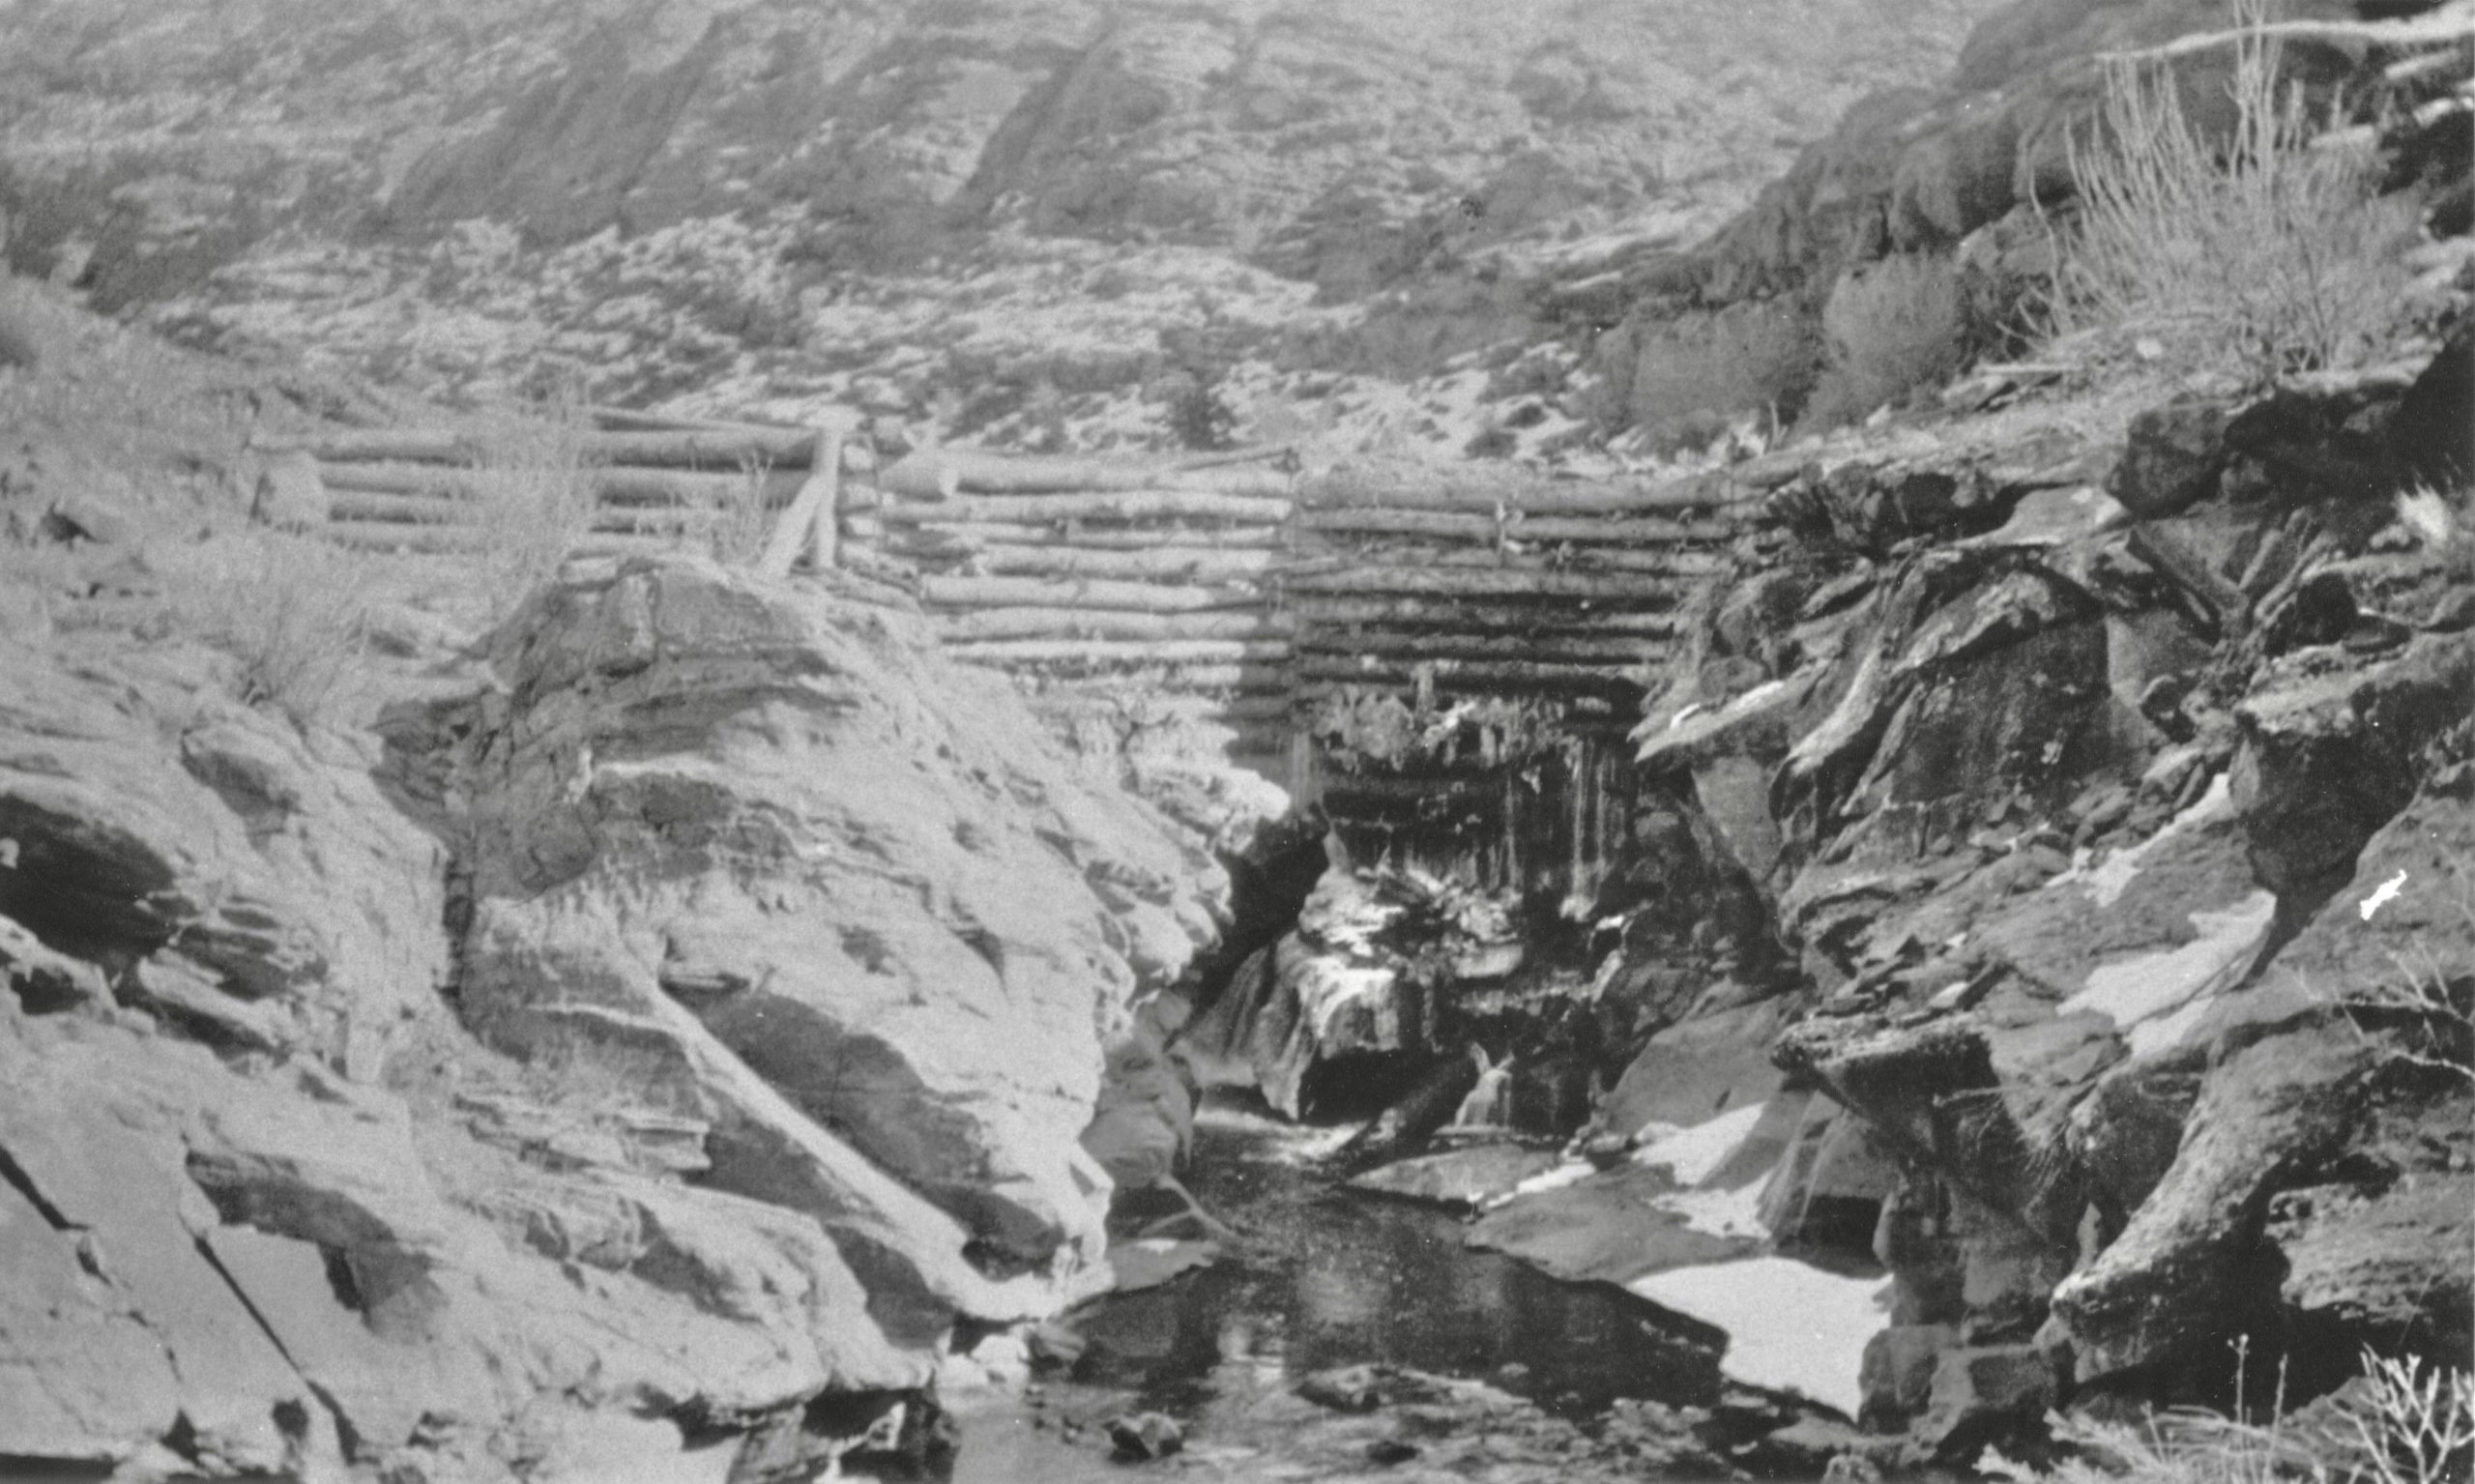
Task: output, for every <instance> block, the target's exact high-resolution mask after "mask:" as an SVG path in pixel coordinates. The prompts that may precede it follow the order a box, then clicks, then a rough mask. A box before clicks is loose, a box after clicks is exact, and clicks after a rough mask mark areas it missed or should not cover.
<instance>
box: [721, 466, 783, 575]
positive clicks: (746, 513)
mask: <svg viewBox="0 0 2475 1484" xmlns="http://www.w3.org/2000/svg"><path fill="white" fill-rule="evenodd" d="M739 473H740V478H739V482H738V483H736V484H734V485H732V486H731V489H730V492H729V493H728V494H726V495H724V496H723V497H722V501H721V505H720V506H719V508H718V509H715V510H714V511H713V525H712V526H711V527H710V528H709V530H708V535H707V546H708V549H709V550H710V551H711V553H712V555H713V560H715V561H717V562H720V563H722V564H723V565H724V566H726V567H753V566H755V565H756V559H757V558H758V557H760V556H763V555H764V554H765V543H766V542H767V541H768V540H769V539H771V538H772V535H773V508H772V505H771V504H770V503H769V502H768V501H767V499H766V493H765V480H766V476H767V475H768V474H770V473H772V466H771V465H769V464H767V463H765V462H764V461H763V460H761V459H748V460H744V461H742V463H741V464H740V469H739Z"/></svg>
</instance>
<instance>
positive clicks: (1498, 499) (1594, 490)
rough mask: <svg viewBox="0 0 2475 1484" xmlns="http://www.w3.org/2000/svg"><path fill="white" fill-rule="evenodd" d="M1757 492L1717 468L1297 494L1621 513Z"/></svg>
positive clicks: (1398, 505) (1374, 504)
mask: <svg viewBox="0 0 2475 1484" xmlns="http://www.w3.org/2000/svg"><path fill="white" fill-rule="evenodd" d="M1300 498H1301V499H1302V500H1304V501H1305V502H1306V503H1308V504H1310V505H1312V506H1314V507H1315V508H1316V509H1365V508H1374V509H1387V510H1444V511H1459V512H1465V513H1491V512H1493V511H1494V510H1495V509H1498V508H1501V509H1505V510H1507V511H1511V510H1519V511H1521V512H1523V513H1525V514H1529V515H1626V514H1648V513H1651V512H1653V511H1658V510H1686V509H1728V508H1730V507H1733V506H1741V505H1752V504H1755V503H1758V502H1759V501H1760V500H1761V499H1762V491H1761V490H1758V489H1751V488H1747V487H1744V486H1742V485H1740V484H1739V483H1737V481H1736V480H1733V479H1731V478H1730V477H1729V476H1728V475H1726V474H1724V473H1719V472H1713V473H1709V474H1697V475H1689V476H1687V477H1685V478H1683V479H1680V480H1664V481H1662V482H1659V483H1654V484H1653V483H1614V482H1607V483H1601V482H1595V481H1593V482H1587V483H1585V482H1582V481H1579V480H1576V481H1574V482H1573V484H1572V485H1571V486H1570V487H1569V488H1566V487H1562V486H1558V485H1530V486H1528V487H1525V488H1515V489H1487V488H1484V487H1465V488H1459V489H1455V488H1450V487H1438V486H1437V485H1436V484H1433V483H1412V482H1407V481H1403V482H1399V483H1393V484H1384V485H1352V486H1350V487H1347V488H1334V487H1326V488H1324V489H1315V488H1308V489H1306V490H1303V491H1301V492H1300Z"/></svg>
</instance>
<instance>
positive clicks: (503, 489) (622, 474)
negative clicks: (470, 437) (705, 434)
mask: <svg viewBox="0 0 2475 1484" xmlns="http://www.w3.org/2000/svg"><path fill="white" fill-rule="evenodd" d="M319 473H320V477H321V479H322V480H323V481H324V482H325V484H326V486H327V487H328V488H329V489H331V490H359V491H365V492H370V493H391V494H399V495H405V496H408V497H416V498H422V499H431V500H488V499H498V498H503V497H505V496H506V494H507V493H508V492H509V491H511V490H517V489H521V488H523V487H525V486H527V485H529V484H532V483H534V482H535V480H537V479H538V478H539V477H538V476H534V475H531V474H527V473H524V472H521V471H510V470H499V469H486V468H483V469H460V468H456V467H453V466H451V465H444V464H407V463H368V464H331V465H327V466H324V467H322V468H321V469H320V471H319ZM578 476H579V478H580V479H582V480H584V481H585V483H586V484H587V485H588V486H589V487H590V488H591V489H592V490H593V491H594V495H595V497H596V498H597V499H599V500H601V501H604V502H606V503H609V504H615V505H728V504H734V503H737V502H739V501H742V500H744V499H746V498H747V491H748V480H747V477H746V476H745V475H742V474H700V473H697V472H695V471H693V470H686V469H614V468H587V469H583V470H580V471H579V472H578ZM803 478H804V476H803V475H801V473H799V472H798V471H796V470H794V471H790V472H787V473H774V474H769V475H767V476H766V477H765V479H764V481H763V484H762V488H763V491H764V499H765V501H766V503H767V505H769V506H774V505H784V504H788V503H789V501H790V500H791V498H792V496H793V495H795V494H796V493H797V492H798V490H799V487H800V484H801V480H802V479H803Z"/></svg>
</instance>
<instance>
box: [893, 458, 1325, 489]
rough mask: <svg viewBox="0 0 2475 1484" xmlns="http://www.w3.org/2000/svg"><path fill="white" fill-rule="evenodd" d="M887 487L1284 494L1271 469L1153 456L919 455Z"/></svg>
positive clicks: (900, 466) (897, 469)
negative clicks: (1200, 462)
mask: <svg viewBox="0 0 2475 1484" xmlns="http://www.w3.org/2000/svg"><path fill="white" fill-rule="evenodd" d="M879 482H880V483H882V484H883V485H884V486H885V487H886V488H887V489H889V490H893V491H895V492H897V493H900V494H905V495H914V496H921V497H925V498H928V499H936V498H938V497H940V496H952V495H955V494H959V493H975V494H990V495H1041V494H1059V493H1064V492H1067V491H1077V490H1079V491H1092V492H1096V491H1102V490H1140V489H1179V490H1208V491H1214V492H1218V493H1221V494H1231V495H1274V496H1283V495H1286V494H1288V492H1289V486H1290V480H1289V477H1288V476H1287V475H1285V474H1282V473H1281V472H1279V471H1278V470H1276V469H1264V468H1250V467H1246V466H1244V465H1242V464H1222V465H1217V466H1214V465H1209V464H1206V465H1201V466H1199V465H1197V464H1195V463H1179V462H1177V461H1172V460H1164V459H1157V458H1125V457H1118V458H1110V457H1105V456H1099V455H1071V454H1066V455H1059V454H1022V453H992V452H988V451H982V450H976V449H922V450H920V451H918V452H917V453H913V454H911V455H909V456H908V457H905V458H903V459H901V460H900V461H898V462H897V463H895V464H894V465H893V466H892V467H891V468H888V469H887V470H886V471H885V472H884V474H883V475H882V476H881V477H880V479H879Z"/></svg>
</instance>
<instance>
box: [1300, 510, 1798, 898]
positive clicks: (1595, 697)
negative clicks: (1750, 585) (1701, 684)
mask: <svg viewBox="0 0 2475 1484" xmlns="http://www.w3.org/2000/svg"><path fill="white" fill-rule="evenodd" d="M1761 496H1762V489H1761V488H1760V487H1759V486H1757V485H1754V484H1751V483H1740V482H1739V481H1737V480H1734V479H1733V478H1731V477H1730V476H1729V475H1728V474H1727V473H1725V472H1716V473H1711V474H1705V475H1700V476H1696V477H1693V478H1690V479H1684V480H1669V481H1664V482H1656V483H1652V482H1581V481H1556V482H1537V481H1532V482H1530V483H1529V484H1527V485H1511V484H1509V483H1507V484H1505V485H1499V486H1496V487H1492V488H1491V487H1488V486H1486V485H1482V484H1465V485H1462V486H1461V487H1453V486H1450V485H1445V484H1441V483H1435V482H1428V483H1419V482H1413V481H1410V480H1392V481H1389V482H1380V483H1379V482H1374V481H1371V480H1367V479H1365V478H1348V477H1339V476H1336V477H1334V478H1331V479H1328V480H1323V481H1318V482H1316V483H1311V484H1309V485H1308V486H1307V487H1306V488H1305V489H1303V490H1302V491H1301V495H1300V500H1299V509H1298V510H1297V513H1296V517H1295V521H1294V527H1295V531H1296V539H1295V542H1294V547H1295V549H1294V550H1293V552H1292V554H1291V557H1290V559H1289V561H1288V562H1287V564H1285V566H1284V568H1283V571H1282V574H1281V582H1280V587H1281V597H1282V601H1283V604H1284V606H1285V608H1286V611H1287V612H1288V614H1289V616H1290V619H1291V622H1292V623H1293V624H1294V625H1295V627H1296V635H1295V638H1294V641H1293V642H1294V645H1295V652H1296V664H1295V671H1296V710H1297V717H1296V719H1297V724H1298V725H1299V726H1300V727H1301V728H1302V729H1304V730H1306V731H1308V732H1310V733H1317V732H1318V731H1319V728H1320V727H1321V726H1322V724H1323V723H1324V722H1325V719H1326V718H1328V717H1329V716H1330V715H1332V714H1334V707H1335V705H1336V703H1340V702H1346V701H1349V700H1351V699H1352V698H1353V697H1357V698H1362V697H1363V696H1364V695H1365V694H1366V692H1368V691H1370V690H1376V691H1389V692H1393V693H1395V694H1397V695H1399V696H1400V697H1402V698H1403V699H1404V701H1405V702H1407V703H1408V704H1410V705H1411V706H1412V708H1413V709H1415V710H1416V711H1417V712H1418V713H1419V714H1420V715H1422V716H1432V715H1435V714H1438V713H1443V712H1446V711H1448V710H1449V709H1450V707H1451V706H1452V704H1453V702H1455V701H1456V700H1461V699H1478V698H1489V697H1494V698H1503V699H1508V700H1517V701H1520V702H1523V703H1525V704H1526V705H1527V706H1529V708H1531V709H1532V710H1533V712H1544V713H1546V714H1548V715H1551V716H1553V717H1554V718H1555V724H1556V726H1557V728H1558V732H1559V734H1560V735H1562V736H1563V737H1565V738H1566V739H1568V740H1569V742H1570V746H1569V747H1568V748H1567V749H1566V752H1565V753H1564V755H1562V756H1560V757H1556V758H1548V759H1544V760H1541V759H1536V758H1532V759H1529V760H1525V761H1523V762H1520V763H1517V764H1515V763H1506V762H1504V761H1502V760H1501V759H1488V758H1485V757H1470V756H1467V755H1463V756H1460V757H1457V758H1455V759H1453V760H1451V761H1448V762H1441V763H1438V762H1434V761H1432V760H1429V761H1423V762H1422V761H1419V760H1414V759H1412V760H1405V761H1404V762H1402V763H1401V764H1399V765H1397V766H1383V765H1376V766H1370V765H1369V764H1368V762H1367V760H1365V759H1362V758H1357V757H1348V758H1339V757H1332V756H1327V755H1325V748H1327V747H1329V746H1331V745H1333V742H1332V740H1331V738H1330V737H1328V736H1325V735H1319V736H1318V745H1317V747H1316V748H1315V749H1313V751H1312V766H1311V769H1310V771H1309V773H1310V775H1309V777H1308V779H1307V780H1305V781H1306V785H1307V787H1308V788H1309V789H1310V790H1311V791H1312V792H1313V793H1314V794H1315V795H1317V796H1318V797H1320V798H1321V800H1322V801H1323V803H1324V805H1325V809H1326V811H1327V812H1328V813H1330V815H1331V816H1332V818H1333V820H1334V823H1335V824H1336V825H1337V826H1339V827H1340V829H1341V830H1342V833H1343V837H1344V839H1345V840H1346V841H1348V842H1349V843H1350V845H1351V848H1352V850H1353V853H1354V854H1389V855H1391V856H1393V857H1394V858H1402V859H1408V860H1413V861H1417V862H1419V863H1421V864H1423V865H1425V866H1427V867H1428V868H1430V869H1438V870H1441V869H1451V870H1452V871H1453V872H1454V873H1455V874H1458V875H1461V876H1463V877H1465V878H1475V879H1478V880H1481V881H1485V880H1490V879H1495V878H1499V877H1500V878H1503V879H1507V880H1529V881H1531V882H1541V881H1552V880H1555V879H1556V878H1558V876H1561V877H1568V878H1569V880H1568V881H1566V883H1565V885H1566V887H1568V888H1569V889H1570V890H1572V891H1576V892H1582V893H1585V894H1587V891H1588V890H1589V889H1590V888H1591V887H1592V886H1593V884H1594V878H1595V875H1596V871H1597V861H1598V859H1599V858H1600V853H1601V850H1602V848H1603V847H1605V846H1606V845H1607V842H1608V839H1609V838H1610V835H1609V830H1610V826H1609V823H1608V820H1609V818H1610V809H1611V807H1612V808H1613V809H1614V810H1615V811H1616V813H1619V814H1620V812H1621V811H1622V809H1623V807H1624V804H1623V801H1622V800H1620V799H1616V795H1619V794H1620V793H1621V791H1622V780H1620V779H1616V778H1612V777H1609V776H1603V775H1604V774H1606V773H1607V771H1608V770H1607V769H1606V768H1604V767H1603V766H1601V765H1602V761H1603V760H1602V758H1601V756H1600V755H1601V754H1602V753H1604V754H1606V755H1607V756H1618V755H1620V749H1617V748H1616V747H1615V746H1614V745H1613V744H1614V743H1615V742H1616V741H1617V740H1618V739H1619V738H1620V734H1621V733H1622V731H1623V730H1624V729H1625V728H1626V727H1628V726H1629V725H1630V724H1631V723H1632V721H1633V720H1634V719H1635V718H1636V717H1637V716H1638V714H1639V709H1640V703H1641V699H1642V692H1643V689H1644V686H1645V684H1648V683H1649V682H1650V681H1651V679H1652V677H1653V676H1654V675H1655V674H1656V672H1657V671H1658V670H1659V669H1660V668H1661V667H1662V666H1663V665H1664V664H1665V663H1666V661H1667V660H1668V658H1669V657H1670V655H1671V653H1672V651H1673V647H1674V641H1675V640H1676V638H1677V636H1678V632H1679V626H1680V622H1681V614H1682V610H1683V608H1684V606H1685V604H1686V603H1687V602H1688V601H1689V600H1690V599H1691V597H1693V596H1694V595H1695V594H1696V593H1697V592H1699V591H1700V590H1701V588H1702V587H1703V585H1705V584H1706V583H1707V582H1708V581H1710V580H1711V579H1712V578H1713V577H1714V576H1715V575H1716V574H1717V573H1718V572H1719V571H1720V570H1721V569H1722V568H1723V567H1724V565H1725V553H1726V549H1727V547H1728V545H1729V544H1730V543H1731V542H1732V541H1733V539H1734V538H1735V537H1736V535H1737V532H1738V526H1739V520H1740V517H1743V516H1747V515H1749V514H1750V513H1751V511H1752V510H1753V509H1754V508H1755V507H1756V505H1757V503H1758V502H1759V500H1760V498H1761ZM1610 800H1614V802H1613V803H1612V804H1611V802H1610ZM1542 855H1543V856H1545V857H1547V858H1549V859H1551V860H1552V859H1561V860H1564V861H1566V862H1568V865H1567V867H1566V869H1564V870H1563V871H1560V872H1557V871H1549V872H1545V873H1541V872H1539V871H1537V870H1536V869H1534V868H1532V867H1531V866H1530V865H1526V864H1525V865H1519V866H1518V868H1516V858H1518V859H1519V860H1522V861H1531V862H1534V861H1536V860H1537V859H1538V858H1539V857H1541V856H1542Z"/></svg>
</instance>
